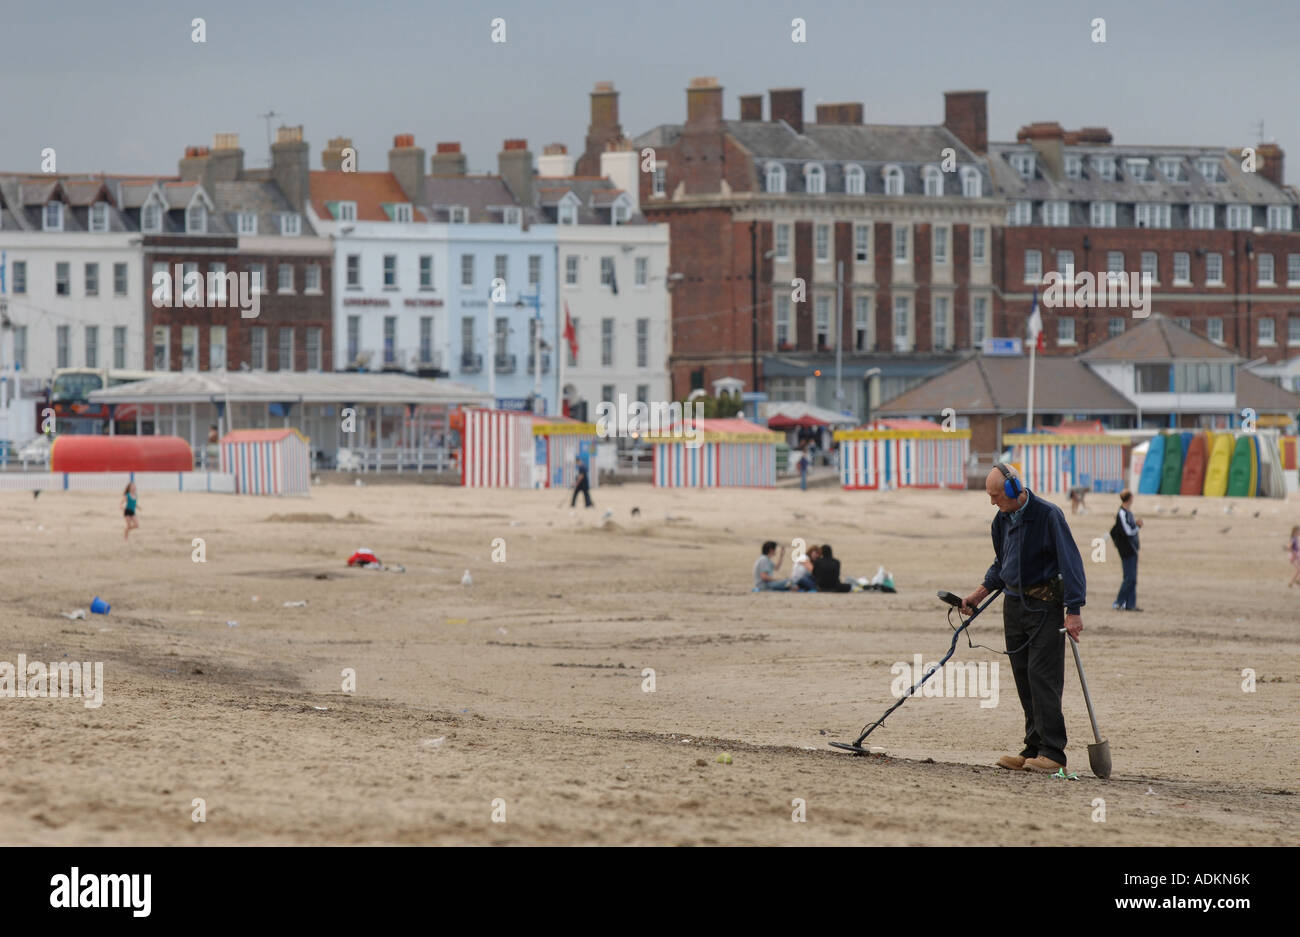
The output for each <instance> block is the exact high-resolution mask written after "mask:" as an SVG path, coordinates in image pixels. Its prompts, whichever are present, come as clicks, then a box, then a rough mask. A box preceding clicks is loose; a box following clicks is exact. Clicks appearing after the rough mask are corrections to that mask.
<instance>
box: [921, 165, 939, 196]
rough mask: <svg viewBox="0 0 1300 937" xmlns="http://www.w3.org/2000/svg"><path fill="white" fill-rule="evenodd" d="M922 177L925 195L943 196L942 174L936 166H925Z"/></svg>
mask: <svg viewBox="0 0 1300 937" xmlns="http://www.w3.org/2000/svg"><path fill="white" fill-rule="evenodd" d="M922 175H923V176H924V178H925V194H926V195H943V173H942V172H941V171H940V170H939V167H938V166H926V167H925V170H924V172H923V173H922Z"/></svg>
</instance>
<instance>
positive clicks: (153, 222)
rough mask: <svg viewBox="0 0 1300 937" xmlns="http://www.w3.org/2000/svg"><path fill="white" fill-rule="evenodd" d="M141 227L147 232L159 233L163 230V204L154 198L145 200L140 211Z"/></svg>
mask: <svg viewBox="0 0 1300 937" xmlns="http://www.w3.org/2000/svg"><path fill="white" fill-rule="evenodd" d="M140 229H141V230H142V231H144V232H145V233H146V234H157V233H158V232H159V231H161V230H162V206H161V205H159V204H158V203H157V202H155V201H154V200H153V199H150V200H149V201H147V202H145V204H144V208H143V209H142V210H141V211H140Z"/></svg>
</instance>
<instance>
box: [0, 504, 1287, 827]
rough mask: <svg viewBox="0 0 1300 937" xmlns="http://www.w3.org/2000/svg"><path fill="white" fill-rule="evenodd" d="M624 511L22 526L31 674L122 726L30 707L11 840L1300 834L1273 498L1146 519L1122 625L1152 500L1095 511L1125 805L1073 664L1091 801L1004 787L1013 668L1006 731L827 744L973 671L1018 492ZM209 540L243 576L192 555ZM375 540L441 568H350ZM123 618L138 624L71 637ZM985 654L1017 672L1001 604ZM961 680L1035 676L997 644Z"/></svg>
mask: <svg viewBox="0 0 1300 937" xmlns="http://www.w3.org/2000/svg"><path fill="white" fill-rule="evenodd" d="M595 499H596V507H595V508H594V509H591V510H583V509H578V510H577V511H571V510H570V509H569V506H568V498H567V495H565V494H564V493H562V492H550V491H542V492H534V491H484V490H464V489H460V488H451V487H442V486H432V485H405V484H402V485H382V486H376V485H369V486H364V487H354V486H351V485H325V486H318V487H316V488H314V489H313V492H312V495H311V497H310V498H297V499H290V498H284V499H276V498H258V497H238V496H228V495H203V494H173V493H168V494H155V493H151V492H143V493H142V495H141V500H140V523H141V527H140V529H139V530H138V531H136V532H134V533H133V534H132V535H131V538H130V541H129V542H125V543H124V542H123V539H122V519H121V516H120V512H119V511H118V509H117V503H118V497H117V495H116V493H106V494H104V493H89V492H47V493H44V494H42V496H41V497H40V498H39V499H33V498H32V497H31V495H30V494H28V493H4V494H3V495H0V525H2V529H3V531H4V536H3V538H2V539H0V567H2V568H3V570H4V576H3V581H2V582H0V603H2V605H0V607H3V609H4V614H3V615H2V616H0V660H5V661H9V662H11V663H14V662H16V661H17V657H18V655H19V654H25V655H26V657H27V659H28V660H29V661H34V660H41V661H46V662H55V663H57V662H60V661H86V662H102V663H103V673H104V688H103V703H102V705H101V706H98V707H87V706H86V705H85V704H84V701H82V700H77V699H31V698H0V706H3V707H4V710H5V718H4V719H3V720H2V721H0V737H2V738H3V744H4V750H5V751H6V753H7V754H8V764H9V770H8V771H6V772H5V773H4V775H3V781H0V841H3V842H4V843H6V844H10V845H14V844H231V843H244V844H275V845H290V844H361V843H373V844H411V845H423V844H507V843H512V844H579V845H582V844H610V845H612V844H629V845H631V844H659V845H674V844H780V845H787V844H789V845H793V844H845V845H849V844H853V845H902V844H926V845H944V844H1006V845H1046V844H1080V845H1111V844H1116V845H1118V844H1123V845H1137V844H1154V845H1187V844H1213V845H1218V844H1224V845H1239V844H1261V845H1281V844H1294V843H1295V842H1296V841H1297V838H1298V835H1300V810H1297V791H1298V790H1300V720H1298V719H1297V718H1296V714H1297V712H1300V649H1298V647H1297V642H1296V637H1297V629H1298V628H1300V624H1298V623H1297V622H1298V621H1300V616H1298V615H1297V611H1298V609H1300V589H1291V590H1288V589H1287V588H1286V586H1285V584H1286V581H1287V579H1288V578H1289V577H1290V575H1291V572H1292V570H1291V567H1290V566H1289V564H1288V563H1287V559H1286V554H1285V553H1284V552H1283V549H1282V546H1283V544H1284V543H1285V542H1286V539H1287V536H1288V534H1289V531H1290V528H1291V525H1292V524H1293V523H1294V522H1295V517H1296V515H1297V505H1296V503H1295V500H1294V499H1292V500H1291V501H1290V502H1282V501H1272V500H1262V499H1261V500H1253V501H1237V502H1235V505H1234V511H1233V513H1232V514H1231V515H1225V514H1224V507H1225V505H1226V504H1227V503H1228V502H1227V501H1225V500H1222V499H1217V500H1216V499H1197V498H1172V497H1169V498H1155V497H1139V498H1138V501H1137V513H1138V515H1139V516H1141V517H1144V518H1145V519H1146V526H1145V527H1144V529H1143V532H1142V540H1143V550H1142V554H1141V567H1140V579H1139V583H1138V599H1139V604H1140V605H1141V606H1142V607H1143V608H1144V609H1145V611H1144V612H1143V613H1141V614H1136V613H1119V612H1115V611H1112V610H1111V607H1110V606H1111V602H1112V601H1113V599H1114V595H1115V592H1116V590H1117V588H1118V585H1119V580H1120V564H1119V559H1118V556H1117V555H1115V553H1114V550H1113V548H1112V547H1111V546H1110V544H1109V541H1108V540H1106V541H1105V545H1106V548H1107V555H1106V561H1105V562H1095V561H1094V560H1093V558H1092V553H1093V549H1094V548H1093V541H1094V538H1105V537H1106V532H1107V530H1108V529H1109V527H1110V525H1111V523H1112V521H1113V509H1112V506H1111V504H1112V501H1114V500H1115V499H1114V498H1113V497H1112V496H1102V495H1093V496H1091V497H1090V498H1089V501H1090V506H1091V508H1092V511H1091V513H1089V514H1086V515H1082V516H1069V515H1068V508H1067V517H1069V520H1070V522H1071V526H1072V529H1073V532H1074V534H1075V538H1076V541H1077V542H1078V543H1079V545H1080V548H1081V550H1082V552H1083V556H1084V560H1085V566H1086V569H1087V576H1088V583H1089V602H1088V606H1087V607H1086V608H1085V609H1084V614H1083V620H1084V633H1083V641H1082V643H1081V646H1080V650H1081V653H1082V655H1083V661H1084V665H1085V667H1086V668H1087V675H1088V680H1089V684H1090V687H1091V689H1092V693H1093V696H1094V700H1095V702H1096V704H1097V709H1098V717H1099V719H1100V722H1101V728H1102V732H1103V735H1104V736H1105V737H1107V738H1108V739H1109V741H1110V744H1111V750H1112V753H1113V759H1114V766H1115V774H1114V776H1113V777H1112V779H1111V780H1109V781H1101V780H1098V779H1096V778H1094V777H1093V776H1092V774H1091V772H1090V771H1089V770H1088V759H1087V751H1086V745H1087V743H1088V742H1089V741H1091V733H1090V729H1089V724H1088V717H1087V712H1086V709H1085V707H1084V703H1083V696H1082V693H1081V692H1080V689H1079V681H1078V677H1077V674H1076V673H1075V670H1074V666H1073V662H1072V661H1070V660H1067V670H1066V691H1065V709H1066V718H1067V724H1068V728H1069V732H1070V745H1069V749H1068V752H1067V754H1068V756H1069V760H1070V761H1069V769H1070V770H1071V771H1075V772H1077V773H1078V780H1074V781H1069V780H1060V779H1052V778H1048V777H1044V776H1032V775H1026V774H1020V773H1012V772H1007V771H1002V770H999V769H997V768H995V767H993V762H994V761H995V760H996V758H997V757H998V755H1000V754H1003V753H1006V752H1015V751H1018V750H1019V748H1020V743H1021V738H1022V735H1023V716H1022V713H1021V709H1020V706H1019V702H1018V700H1017V698H1016V694H1015V688H1014V685H1013V682H1012V679H1011V672H1010V668H1009V666H1007V665H1006V664H1005V662H1003V664H1002V666H1001V668H1000V681H999V686H998V698H997V705H981V703H989V702H990V698H987V697H986V698H985V699H984V700H981V699H977V698H970V697H967V698H924V697H918V698H914V699H911V700H909V701H908V702H907V703H906V704H904V705H903V707H902V708H901V709H900V710H899V711H897V712H896V713H894V714H893V715H892V716H891V717H890V718H889V720H888V721H887V722H886V723H885V725H884V726H883V727H882V728H881V729H880V730H878V731H877V732H876V733H874V734H873V735H872V737H871V739H870V742H871V743H872V744H873V745H877V746H879V747H880V748H882V749H883V751H884V754H882V755H878V756H873V757H870V758H860V757H854V756H852V755H849V754H846V753H837V752H835V751H834V750H833V749H831V748H829V747H828V746H827V742H829V741H831V740H837V739H838V740H851V739H852V738H854V737H855V736H856V734H857V732H858V731H859V730H860V728H861V727H862V726H863V725H864V724H865V723H867V722H869V721H872V720H874V719H875V718H877V717H878V716H879V715H880V713H881V712H883V711H884V709H885V708H886V707H888V706H889V705H890V704H891V703H892V702H893V700H894V697H893V695H891V684H893V683H894V682H895V675H894V674H891V666H892V665H894V664H896V663H899V662H902V663H906V664H909V665H910V664H911V663H912V662H913V661H914V659H915V655H921V657H922V659H923V661H924V662H927V663H928V662H931V661H937V660H938V659H939V658H940V657H941V656H942V655H943V653H944V652H945V651H946V650H947V647H948V643H949V639H950V635H951V632H950V630H949V626H948V624H947V622H946V620H945V611H944V606H943V605H942V604H941V603H939V602H938V601H937V599H936V598H935V590H936V589H950V590H953V591H955V592H959V593H961V594H965V593H966V592H968V591H970V589H972V588H973V587H974V586H975V585H977V584H978V583H979V581H980V579H981V578H982V575H983V573H984V570H985V569H986V568H987V566H988V564H989V562H990V560H991V558H992V547H991V543H990V539H989V521H990V520H991V517H992V511H993V508H992V507H991V506H990V505H989V503H988V499H987V497H986V496H984V495H983V494H981V493H979V492H922V491H903V492H891V493H883V494H880V493H865V492H848V491H840V490H838V489H818V490H810V491H808V492H800V491H798V490H793V489H781V490H776V491H750V490H722V491H664V490H655V489H652V488H650V487H648V486H645V485H624V486H607V487H602V488H599V489H597V490H596V492H595ZM1058 503H1063V499H1061V500H1060V501H1058ZM1157 506H1159V507H1160V508H1161V511H1160V512H1159V513H1157V511H1156V508H1157ZM634 508H637V509H639V514H637V515H635V516H634V514H633V509H634ZM1175 508H1177V513H1173V510H1174V509H1175ZM1193 509H1195V510H1196V514H1195V515H1194V516H1193V515H1192V511H1193ZM607 510H608V511H610V512H612V513H611V514H610V516H609V517H608V518H606V517H605V516H604V515H605V512H606V511H607ZM1256 514H1258V516H1256ZM795 537H802V538H804V539H806V540H807V541H808V542H809V543H813V542H829V543H831V544H833V545H834V547H835V552H836V555H837V556H838V557H839V558H840V559H841V560H842V562H843V567H844V572H845V574H846V575H847V574H853V575H857V574H865V575H868V576H870V575H871V574H873V573H874V572H875V571H876V569H877V567H878V566H881V565H884V566H885V567H886V568H887V569H888V570H890V571H891V572H892V573H893V576H894V579H895V581H896V583H897V587H898V593H897V594H894V595H889V594H880V593H862V594H848V595H829V594H809V595H800V594H752V593H750V591H749V585H750V576H751V572H750V571H751V568H752V566H753V562H754V559H755V558H756V557H757V555H758V549H759V544H760V543H761V542H762V541H763V540H766V539H773V540H777V541H779V542H782V543H784V544H785V545H786V547H787V551H788V548H789V544H790V541H791V540H792V539H793V538H795ZM195 538H201V539H202V540H203V549H204V550H205V553H206V556H205V559H206V562H203V563H196V562H194V561H193V558H192V557H193V554H194V551H195V549H196V548H195V546H194V544H193V542H194V540H195ZM498 538H500V540H501V541H503V543H497V544H496V546H495V547H494V541H496V540H497V539H498ZM360 546H365V547H370V548H372V549H373V550H374V551H375V552H376V553H377V554H378V555H379V557H380V558H381V559H382V560H383V561H385V562H386V563H390V564H402V565H403V566H404V567H405V572H404V573H392V572H376V571H366V570H358V569H349V568H347V567H346V565H345V561H346V558H347V557H348V556H349V554H351V553H352V551H353V550H354V549H356V548H357V547H360ZM502 549H504V556H502V555H501V550H502ZM494 550H495V551H496V552H497V559H504V562H494V558H493V554H494ZM787 567H788V559H787ZM466 570H469V571H470V573H471V575H472V578H473V584H472V585H469V586H465V585H462V582H461V579H462V575H463V574H464V572H465V571H466ZM96 595H98V596H101V597H102V598H103V599H104V600H106V601H107V602H109V603H111V606H112V611H111V613H110V614H108V615H90V616H88V618H87V619H85V620H69V619H66V618H64V617H61V616H60V614H59V613H60V612H68V611H72V610H73V609H77V608H88V607H89V605H90V601H91V598H92V597H93V596H96ZM254 597H256V600H255V599H254ZM303 600H306V602H307V604H306V605H305V606H295V607H286V606H285V603H289V602H301V601H303ZM230 622H237V624H235V625H231V624H228V623H230ZM972 632H973V633H972V638H973V640H974V641H975V642H976V643H982V644H986V645H988V646H989V647H992V648H997V649H1002V648H1003V647H1004V645H1003V643H1002V636H1001V613H1000V603H999V605H998V606H997V607H995V608H994V609H991V610H990V612H988V613H986V614H985V615H984V616H983V617H981V619H979V620H978V621H977V622H976V625H975V626H974V627H973V629H972ZM955 659H956V660H958V661H976V662H978V661H984V662H989V663H994V662H997V660H998V655H997V654H995V653H992V652H990V651H989V650H984V649H979V648H976V649H971V648H969V647H967V646H966V643H965V642H962V644H961V645H960V646H959V648H958V651H957V654H956V657H955ZM349 669H350V670H352V671H354V672H355V691H353V692H345V691H344V689H343V685H344V682H345V679H346V678H345V676H344V675H343V672H344V671H345V670H349ZM1248 669H1249V670H1253V671H1254V673H1255V686H1254V692H1244V691H1243V681H1244V680H1245V679H1246V678H1245V677H1243V671H1245V670H1248ZM647 670H652V671H653V676H652V678H653V692H646V689H647V688H648V686H649V684H648V680H649V679H651V678H650V677H649V676H647V674H646V671H647ZM724 752H725V753H728V754H730V755H731V756H732V762H731V763H730V764H724V763H719V761H718V760H717V758H718V756H719V755H720V754H722V753H724ZM1098 798H1100V799H1101V800H1102V801H1104V804H1103V807H1104V813H1105V816H1104V820H1100V819H1098V802H1097V799H1098ZM196 799H200V800H201V801H202V808H203V810H204V812H205V818H204V822H195V820H194V819H193V816H194V814H195V813H196V810H197V809H198V808H197V807H196V806H195V803H194V802H195V800H196ZM800 802H802V807H800ZM800 809H802V812H803V815H804V822H792V814H795V813H796V811H798V810H800ZM494 815H495V817H496V819H498V820H500V819H504V822H494Z"/></svg>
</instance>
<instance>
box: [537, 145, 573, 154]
mask: <svg viewBox="0 0 1300 937" xmlns="http://www.w3.org/2000/svg"><path fill="white" fill-rule="evenodd" d="M568 152H569V148H568V147H567V146H565V145H564V144H563V143H548V144H546V146H544V147H542V155H543V156H562V155H564V154H565V153H568Z"/></svg>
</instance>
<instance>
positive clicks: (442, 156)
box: [429, 143, 469, 176]
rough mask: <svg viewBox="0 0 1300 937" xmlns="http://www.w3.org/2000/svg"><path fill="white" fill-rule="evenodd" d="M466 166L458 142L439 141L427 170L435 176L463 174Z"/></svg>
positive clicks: (466, 168)
mask: <svg viewBox="0 0 1300 937" xmlns="http://www.w3.org/2000/svg"><path fill="white" fill-rule="evenodd" d="M468 168H469V167H468V163H467V161H466V159H465V154H464V153H462V152H461V151H460V144H459V143H439V144H438V149H437V151H436V152H435V153H434V154H433V159H432V161H430V163H429V171H430V172H431V173H433V175H435V176H463V175H465V173H466V171H467V170H468Z"/></svg>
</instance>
